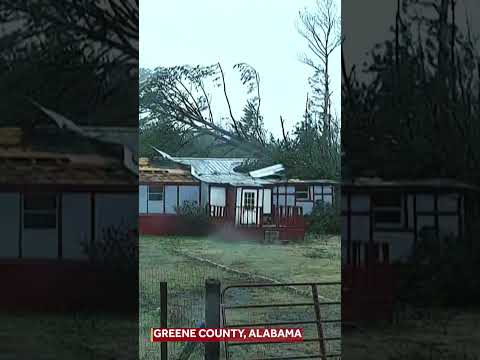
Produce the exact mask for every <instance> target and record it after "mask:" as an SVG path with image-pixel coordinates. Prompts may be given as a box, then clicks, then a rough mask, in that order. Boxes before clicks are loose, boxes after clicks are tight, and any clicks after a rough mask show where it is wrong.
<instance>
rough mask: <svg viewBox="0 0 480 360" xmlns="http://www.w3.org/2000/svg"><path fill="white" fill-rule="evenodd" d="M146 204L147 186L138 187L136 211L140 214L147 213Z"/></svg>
mask: <svg viewBox="0 0 480 360" xmlns="http://www.w3.org/2000/svg"><path fill="white" fill-rule="evenodd" d="M147 202H148V185H140V186H139V187H138V211H139V212H140V213H146V212H147V208H148V207H147Z"/></svg>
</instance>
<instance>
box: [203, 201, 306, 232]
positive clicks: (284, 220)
mask: <svg viewBox="0 0 480 360" xmlns="http://www.w3.org/2000/svg"><path fill="white" fill-rule="evenodd" d="M232 211H234V213H233V214H232V213H231V212H232ZM207 214H208V216H209V217H210V218H211V220H212V221H214V222H226V221H232V222H233V221H234V222H235V224H237V225H241V226H257V227H260V226H275V227H302V226H304V225H305V219H304V217H303V208H302V207H300V206H272V208H271V212H270V213H268V214H266V213H265V212H264V209H263V207H262V206H253V207H244V206H236V207H234V208H230V209H229V208H228V207H227V206H216V205H207Z"/></svg>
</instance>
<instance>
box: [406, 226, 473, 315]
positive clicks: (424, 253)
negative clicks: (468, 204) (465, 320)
mask: <svg viewBox="0 0 480 360" xmlns="http://www.w3.org/2000/svg"><path fill="white" fill-rule="evenodd" d="M423 235H424V236H423V238H421V239H420V241H419V242H418V245H417V247H416V248H415V252H414V253H415V256H414V258H413V262H414V266H413V267H411V268H408V269H405V270H404V271H405V274H404V275H405V276H403V277H402V278H404V279H405V281H404V283H403V287H402V289H401V292H402V293H404V294H405V295H406V296H407V297H408V299H409V300H410V301H412V299H413V301H418V300H419V299H421V301H422V302H423V304H422V305H430V306H431V305H433V306H468V305H474V304H476V299H478V296H480V279H479V278H478V274H479V271H480V254H479V253H478V252H476V251H472V247H471V245H470V243H469V242H467V241H465V240H464V239H462V238H445V239H442V240H441V241H439V240H438V239H437V238H436V236H435V235H434V234H432V233H429V232H424V233H423Z"/></svg>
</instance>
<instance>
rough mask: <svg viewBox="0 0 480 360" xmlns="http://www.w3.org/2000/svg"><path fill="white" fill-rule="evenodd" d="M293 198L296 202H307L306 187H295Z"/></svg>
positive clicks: (308, 197)
mask: <svg viewBox="0 0 480 360" xmlns="http://www.w3.org/2000/svg"><path fill="white" fill-rule="evenodd" d="M295 198H296V199H297V200H309V199H310V196H309V191H308V186H307V185H297V186H296V187H295Z"/></svg>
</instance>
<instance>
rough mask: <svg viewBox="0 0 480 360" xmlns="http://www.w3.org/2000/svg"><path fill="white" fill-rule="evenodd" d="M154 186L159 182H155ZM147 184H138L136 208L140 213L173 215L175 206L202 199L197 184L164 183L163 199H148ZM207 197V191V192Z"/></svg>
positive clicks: (198, 201) (197, 201) (198, 202)
mask: <svg viewBox="0 0 480 360" xmlns="http://www.w3.org/2000/svg"><path fill="white" fill-rule="evenodd" d="M155 185H156V186H158V185H161V184H155ZM149 189H150V187H149V185H148V184H142V185H140V186H139V190H138V191H139V196H138V202H139V204H138V209H139V212H140V214H171V215H175V214H176V213H177V212H176V208H177V207H179V206H182V205H183V204H184V203H185V202H187V201H188V202H196V203H197V204H200V200H202V201H204V199H203V195H202V199H200V186H199V185H176V184H166V185H164V192H163V200H149ZM207 199H208V193H207Z"/></svg>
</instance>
